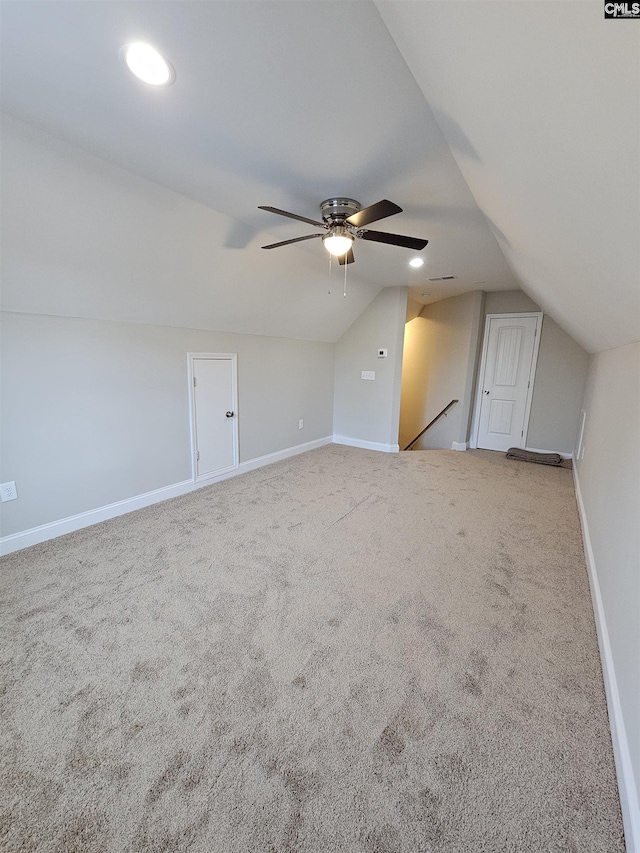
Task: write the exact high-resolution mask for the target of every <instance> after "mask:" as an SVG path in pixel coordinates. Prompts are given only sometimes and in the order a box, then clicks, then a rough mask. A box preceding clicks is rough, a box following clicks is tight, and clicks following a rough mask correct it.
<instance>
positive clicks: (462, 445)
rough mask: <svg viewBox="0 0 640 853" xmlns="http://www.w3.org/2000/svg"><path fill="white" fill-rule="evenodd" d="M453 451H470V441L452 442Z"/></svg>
mask: <svg viewBox="0 0 640 853" xmlns="http://www.w3.org/2000/svg"><path fill="white" fill-rule="evenodd" d="M451 449H452V450H468V449H469V442H468V441H453V442H451Z"/></svg>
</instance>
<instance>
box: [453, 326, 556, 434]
mask: <svg viewBox="0 0 640 853" xmlns="http://www.w3.org/2000/svg"><path fill="white" fill-rule="evenodd" d="M543 316H544V312H543V311H516V312H514V313H513V314H487V315H486V317H485V323H484V335H483V340H482V356H481V358H480V369H479V370H478V383H477V386H476V399H475V403H474V407H473V424H472V427H471V435H470V436H469V447H471V448H472V449H473V450H476V449H477V447H478V432H479V430H480V408H481V406H482V388H483V385H484V374H485V370H486V367H487V351H488V349H489V326H490V325H491V320H508V319H509V318H514V319H515V318H516V317H536V318H537V319H538V324H537V326H536V336H535V339H534V342H533V355H532V357H531V369H530V371H529V387H528V389H527V400H526V403H525V407H524V434H523V436H522V443H523V446H524V447H525V448H526V446H527V438H528V435H529V418H530V416H531V401H532V400H533V387H534V385H535V380H536V370H537V367H538V352H539V350H540V338H541V337H542V318H543Z"/></svg>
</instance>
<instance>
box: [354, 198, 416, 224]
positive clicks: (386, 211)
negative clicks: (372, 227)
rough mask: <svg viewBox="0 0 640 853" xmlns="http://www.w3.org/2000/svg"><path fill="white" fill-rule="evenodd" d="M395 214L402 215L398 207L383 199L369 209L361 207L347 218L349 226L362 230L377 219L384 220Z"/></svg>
mask: <svg viewBox="0 0 640 853" xmlns="http://www.w3.org/2000/svg"><path fill="white" fill-rule="evenodd" d="M395 213H402V208H401V207H398V205H397V204H394V203H393V202H392V201H389V200H388V199H386V198H383V199H382V201H378V202H376V203H375V204H372V205H370V206H369V207H363V208H362V210H359V211H358V212H357V213H354V214H352V215H351V216H349V217H347V220H346V221H347V222H348V223H349V225H354V226H355V227H356V228H364V226H365V225H368V224H369V223H370V222H377V221H378V219H385V218H386V217H387V216H393V215H394V214H395Z"/></svg>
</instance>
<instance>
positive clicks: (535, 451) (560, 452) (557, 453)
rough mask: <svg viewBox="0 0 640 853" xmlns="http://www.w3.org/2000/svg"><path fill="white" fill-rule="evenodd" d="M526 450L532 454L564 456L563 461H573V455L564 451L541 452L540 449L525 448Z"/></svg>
mask: <svg viewBox="0 0 640 853" xmlns="http://www.w3.org/2000/svg"><path fill="white" fill-rule="evenodd" d="M524 449H525V450H529V451H531V453H555V454H556V455H557V456H562V458H563V459H573V453H563V452H562V450H541V449H540V448H539V447H525V448H524Z"/></svg>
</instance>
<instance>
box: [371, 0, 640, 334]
mask: <svg viewBox="0 0 640 853" xmlns="http://www.w3.org/2000/svg"><path fill="white" fill-rule="evenodd" d="M377 6H378V9H379V10H380V13H381V15H382V17H383V19H384V21H385V23H386V25H387V27H388V29H389V32H390V33H391V35H392V36H393V38H394V40H395V42H396V44H397V45H398V47H399V49H400V51H401V53H402V55H403V57H404V59H405V61H406V63H407V65H408V66H409V68H410V69H411V71H412V73H413V75H414V77H415V79H416V81H417V82H418V84H419V86H420V88H421V90H422V91H423V93H424V95H425V98H426V99H427V101H428V102H429V104H430V106H431V108H432V110H433V112H434V114H435V116H436V119H437V121H438V124H439V125H440V128H441V129H442V131H443V133H444V135H445V137H446V139H447V142H448V143H449V147H450V149H451V151H452V153H453V155H454V157H455V158H456V162H457V163H458V165H459V166H460V170H461V172H462V174H463V175H464V177H465V179H466V181H467V184H468V185H469V187H470V189H471V191H472V193H473V195H474V198H475V200H476V202H477V203H478V206H479V207H480V209H481V210H482V211H483V212H484V213H485V215H486V216H487V219H488V221H490V222H491V226H492V229H493V231H494V234H495V235H496V238H497V240H498V242H499V244H500V246H501V248H502V250H503V252H504V255H505V257H506V259H507V260H508V262H509V264H510V266H511V268H512V269H513V270H514V272H515V274H516V275H517V276H518V277H519V278H520V280H521V281H522V288H523V289H524V290H525V291H526V292H527V293H528V294H529V296H531V297H532V298H533V299H534V300H535V301H536V302H538V303H539V304H540V305H541V307H542V308H544V309H546V310H548V311H549V312H551V313H552V314H553V316H554V318H555V319H556V320H557V321H558V322H559V323H560V324H561V325H562V326H563V327H564V328H565V329H566V330H567V331H568V332H569V333H570V334H571V335H572V336H573V337H574V338H575V339H576V340H577V341H579V342H580V343H581V344H582V345H583V346H584V347H585V348H586V349H588V350H590V351H598V350H603V349H609V348H613V347H618V346H622V345H624V344H627V343H630V342H632V341H637V340H638V339H639V338H640V168H639V167H640V122H639V116H640V21H637V20H635V21H634V20H606V21H605V20H604V15H603V3H602V2H599V0H596V2H591V0H586V2H585V0H580V2H566V0H561V2H546V3H544V2H540V0H533V2H526V0H520V1H519V2H513V0H507V2H484V1H483V0H480V2H425V3H407V2H383V0H380V2H378V3H377Z"/></svg>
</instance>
